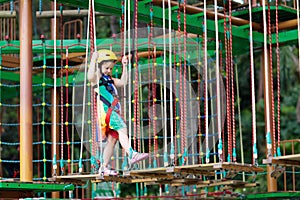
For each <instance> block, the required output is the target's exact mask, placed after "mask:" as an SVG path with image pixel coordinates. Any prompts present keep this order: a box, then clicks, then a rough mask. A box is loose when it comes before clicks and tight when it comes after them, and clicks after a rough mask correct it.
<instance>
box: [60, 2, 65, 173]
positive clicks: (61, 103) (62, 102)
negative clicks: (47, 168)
mask: <svg viewBox="0 0 300 200" xmlns="http://www.w3.org/2000/svg"><path fill="white" fill-rule="evenodd" d="M60 13H61V16H60V21H59V26H60V30H61V32H60V78H61V79H60V122H61V125H60V142H61V144H60V155H61V158H60V167H61V173H62V174H64V170H65V167H64V87H63V68H64V60H63V38H64V35H63V31H62V30H63V9H62V4H61V5H60Z"/></svg>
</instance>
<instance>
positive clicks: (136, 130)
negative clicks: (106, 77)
mask: <svg viewBox="0 0 300 200" xmlns="http://www.w3.org/2000/svg"><path fill="white" fill-rule="evenodd" d="M134 10H135V12H134V32H135V34H134V39H135V41H134V44H135V63H134V66H135V81H134V124H135V128H134V134H135V139H134V148H135V149H137V150H138V151H141V149H140V148H141V143H140V113H139V112H140V109H139V104H140V103H139V90H138V89H139V66H138V59H139V58H138V0H135V9H134ZM136 140H137V144H136Z"/></svg>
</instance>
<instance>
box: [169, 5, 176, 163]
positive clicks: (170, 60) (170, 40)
mask: <svg viewBox="0 0 300 200" xmlns="http://www.w3.org/2000/svg"><path fill="white" fill-rule="evenodd" d="M168 22H169V24H168V28H169V80H170V86H169V88H170V89H169V90H170V137H171V150H170V159H171V164H174V158H175V155H174V137H173V134H174V121H173V120H174V112H173V109H174V108H173V104H174V103H173V81H172V80H173V74H172V70H173V68H172V23H171V1H170V0H168ZM174 63H176V60H175V62H174Z"/></svg>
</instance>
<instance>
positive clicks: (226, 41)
mask: <svg viewBox="0 0 300 200" xmlns="http://www.w3.org/2000/svg"><path fill="white" fill-rule="evenodd" d="M224 16H226V9H224ZM229 40H230V38H229V31H228V29H227V19H224V46H225V55H226V56H225V60H226V66H225V67H226V118H227V140H228V141H227V143H228V145H227V152H228V157H227V161H228V162H231V156H232V151H231V149H232V148H231V147H232V142H231V109H230V108H231V102H230V88H229V83H230V79H229V75H230V56H229V49H228V46H229Z"/></svg>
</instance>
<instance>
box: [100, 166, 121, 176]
mask: <svg viewBox="0 0 300 200" xmlns="http://www.w3.org/2000/svg"><path fill="white" fill-rule="evenodd" d="M103 175H104V176H117V175H118V172H117V171H116V170H112V169H108V168H107V167H105V168H104V170H103Z"/></svg>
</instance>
